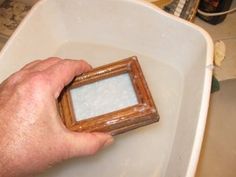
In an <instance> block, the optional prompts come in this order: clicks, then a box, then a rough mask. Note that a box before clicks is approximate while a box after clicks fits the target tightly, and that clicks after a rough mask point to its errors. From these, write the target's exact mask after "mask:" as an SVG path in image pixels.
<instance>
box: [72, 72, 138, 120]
mask: <svg viewBox="0 0 236 177" xmlns="http://www.w3.org/2000/svg"><path fill="white" fill-rule="evenodd" d="M70 94H71V98H72V105H73V109H74V113H75V117H76V120H77V121H80V120H83V119H87V118H91V117H94V116H98V115H103V114H106V113H109V112H113V111H117V110H120V109H122V108H126V107H128V106H133V105H136V104H137V103H138V100H137V97H136V93H135V91H134V88H133V85H132V82H131V79H130V76H129V74H128V73H125V74H120V75H118V76H114V77H110V78H107V79H103V80H100V81H97V82H94V83H91V84H87V85H84V86H81V87H78V88H74V89H71V91H70Z"/></svg>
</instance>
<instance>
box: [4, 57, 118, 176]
mask: <svg viewBox="0 0 236 177" xmlns="http://www.w3.org/2000/svg"><path fill="white" fill-rule="evenodd" d="M90 68H91V67H90V66H89V65H88V64H87V63H86V62H84V61H81V60H80V61H78V60H77V61H74V60H62V59H60V58H49V59H47V60H43V61H39V60H38V61H34V62H32V63H30V64H28V65H26V66H25V67H24V68H22V69H21V70H20V71H18V72H16V73H14V74H13V75H11V76H10V77H9V78H8V79H7V80H5V81H4V82H3V83H1V84H0V159H1V160H0V176H2V177H5V176H7V177H17V176H24V177H25V176H28V175H32V174H33V173H37V172H39V171H42V170H44V169H46V168H48V167H50V166H51V165H53V164H55V163H57V162H60V161H62V160H64V159H68V158H71V157H79V156H84V155H91V154H94V153H95V152H97V151H98V150H99V149H101V148H102V147H104V146H107V145H109V144H111V143H112V141H113V139H112V137H111V136H110V135H108V134H104V133H77V132H71V131H69V130H68V129H66V128H65V126H64V125H63V123H62V121H61V120H60V116H59V114H58V111H57V105H56V99H57V98H58V96H59V95H60V92H61V91H62V89H63V88H64V86H65V85H67V84H68V83H69V82H70V81H71V80H72V79H73V78H74V77H75V76H76V75H79V74H81V73H82V72H85V71H88V70H89V69H90Z"/></svg>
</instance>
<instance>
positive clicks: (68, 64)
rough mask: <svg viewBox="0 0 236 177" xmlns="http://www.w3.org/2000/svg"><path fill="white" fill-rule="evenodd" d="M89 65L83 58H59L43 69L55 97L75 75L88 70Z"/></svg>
mask: <svg viewBox="0 0 236 177" xmlns="http://www.w3.org/2000/svg"><path fill="white" fill-rule="evenodd" d="M90 69H91V66H90V65H89V64H88V63H86V62H85V61H83V60H69V59H67V60H61V61H60V62H57V63H56V64H54V65H52V66H50V67H49V68H48V69H47V70H45V72H46V74H47V76H48V78H49V80H50V83H51V85H50V87H51V89H52V92H53V93H54V97H55V98H57V97H58V96H59V94H60V92H61V91H62V89H63V88H64V87H65V86H66V85H67V84H69V83H70V82H71V81H72V79H73V78H74V77H75V76H78V75H80V74H81V73H83V72H86V71H89V70H90Z"/></svg>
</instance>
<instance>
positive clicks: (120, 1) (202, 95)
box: [0, 0, 213, 177]
mask: <svg viewBox="0 0 236 177" xmlns="http://www.w3.org/2000/svg"><path fill="white" fill-rule="evenodd" d="M212 53H213V47H212V41H211V39H210V37H209V36H208V35H207V34H206V33H205V32H204V31H203V30H202V29H200V28H199V27H197V26H195V25H193V24H190V23H188V22H185V21H183V20H181V19H177V18H176V17H173V16H171V15H168V14H166V13H165V12H163V11H161V10H160V9H158V8H157V7H155V6H153V5H151V4H149V3H146V2H144V1H135V0H70V1H67V0H42V1H40V2H38V3H37V5H35V6H34V8H33V9H32V10H31V12H30V13H29V15H28V16H27V17H26V19H25V20H24V21H23V23H22V24H21V25H20V26H19V27H18V29H17V30H16V32H15V33H14V35H13V36H12V37H11V39H10V40H9V41H8V43H7V45H6V46H5V47H4V49H3V50H2V51H1V54H0V81H2V80H4V79H5V78H6V77H7V76H9V75H10V74H11V73H13V72H15V71H17V70H18V69H19V68H21V67H22V66H23V65H25V64H26V63H28V62H30V61H32V60H35V59H41V58H47V57H49V56H59V57H63V58H74V59H81V58H83V59H86V60H87V61H88V62H89V63H91V64H92V65H93V66H99V65H103V64H105V63H109V62H112V61H115V60H118V59H122V58H126V57H129V56H132V55H137V56H138V57H139V60H140V63H141V66H142V68H143V71H144V75H145V77H146V80H147V82H148V85H149V87H150V90H151V92H152V95H153V98H154V100H155V103H156V105H157V107H158V110H159V113H160V116H161V119H160V122H159V123H157V124H153V125H150V126H146V127H143V128H140V129H137V130H134V131H131V132H128V133H126V134H123V135H119V136H117V137H116V138H115V139H116V142H115V144H113V145H112V146H111V147H109V148H108V149H106V150H104V151H102V152H100V153H99V154H97V155H96V156H92V157H84V158H80V159H73V160H69V161H67V162H64V163H62V164H60V165H57V166H55V167H54V168H52V169H50V170H48V171H46V172H45V173H44V174H42V175H41V176H42V177H77V176H81V177H95V176H98V177H121V176H122V177H192V176H194V173H195V169H196V166H197V162H198V157H199V153H200V149H201V143H202V138H203V134H204V128H205V122H206V115H207V109H208V101H209V95H210V85H211V74H212V69H211V67H210V66H211V64H212ZM49 155H50V154H49Z"/></svg>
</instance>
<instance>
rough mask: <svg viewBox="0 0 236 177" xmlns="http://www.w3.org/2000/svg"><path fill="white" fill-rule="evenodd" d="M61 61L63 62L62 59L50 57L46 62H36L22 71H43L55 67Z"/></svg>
mask: <svg viewBox="0 0 236 177" xmlns="http://www.w3.org/2000/svg"><path fill="white" fill-rule="evenodd" d="M59 61H62V59H61V58H58V57H50V58H48V59H46V60H35V61H33V62H31V63H29V64H27V65H25V66H24V67H23V68H22V70H26V69H27V70H30V71H33V72H34V71H43V70H45V69H47V68H48V67H50V66H52V65H55V64H56V63H58V62H59Z"/></svg>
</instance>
